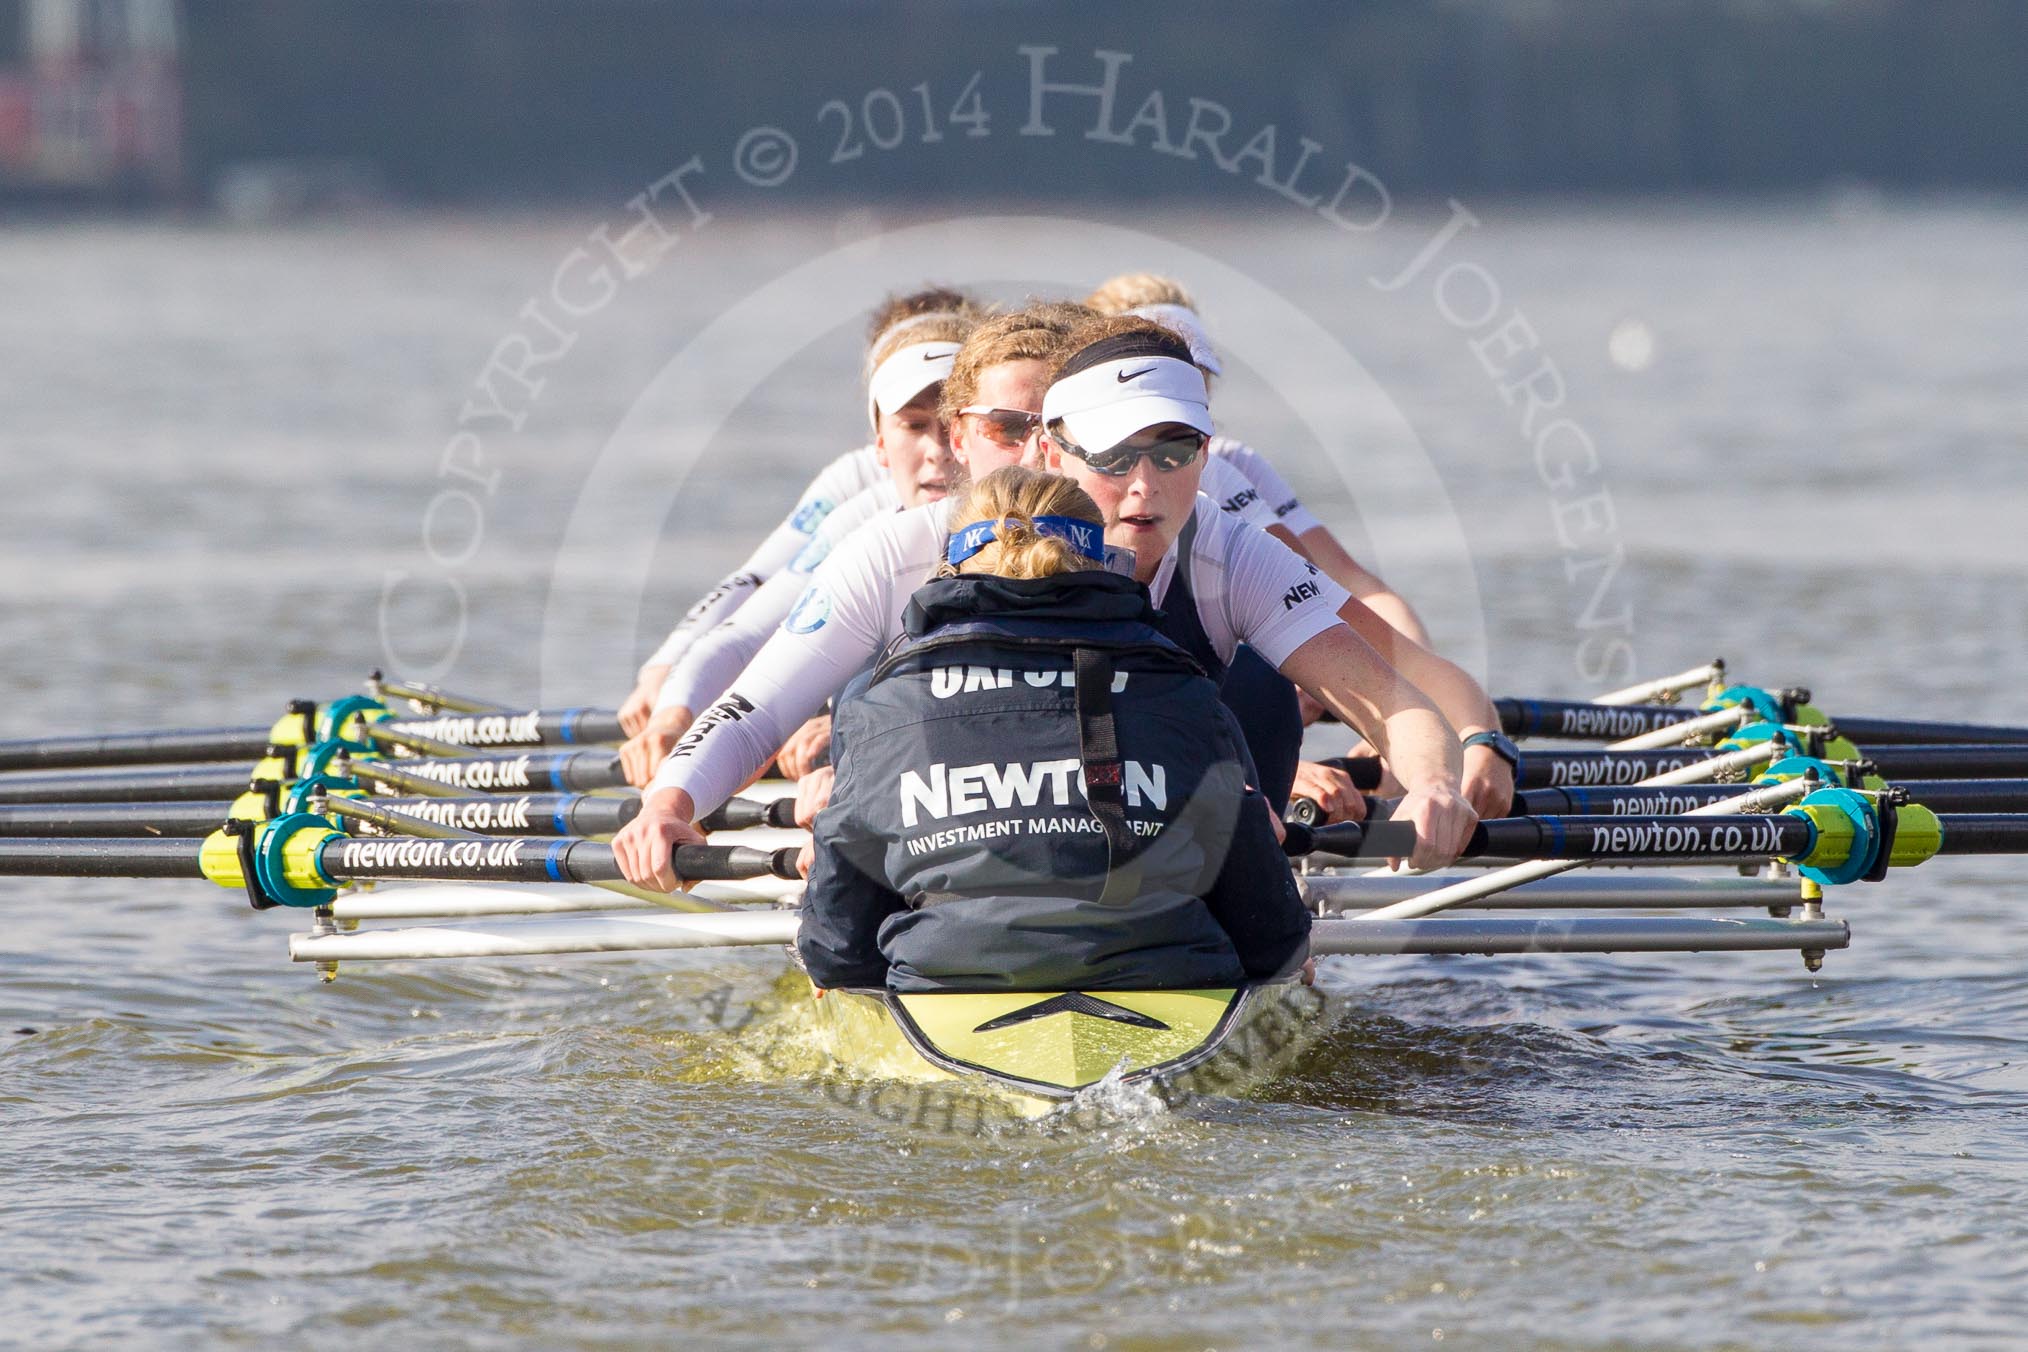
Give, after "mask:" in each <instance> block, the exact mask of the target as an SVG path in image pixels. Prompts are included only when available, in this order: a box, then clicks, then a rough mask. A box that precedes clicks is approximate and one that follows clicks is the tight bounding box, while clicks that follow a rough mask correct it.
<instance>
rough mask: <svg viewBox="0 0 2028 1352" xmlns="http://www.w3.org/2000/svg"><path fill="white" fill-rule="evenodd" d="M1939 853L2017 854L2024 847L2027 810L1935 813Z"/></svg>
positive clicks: (2027, 845) (2027, 840)
mask: <svg viewBox="0 0 2028 1352" xmlns="http://www.w3.org/2000/svg"><path fill="white" fill-rule="evenodd" d="M1937 821H1938V822H1939V823H1940V824H1941V826H1942V827H1943V845H1942V847H1941V848H1940V849H1939V850H1938V851H1937V852H1938V853H1939V854H2020V853H2022V852H2023V851H2028V813H2004V812H1958V813H1952V814H1949V815H1947V816H1939V817H1938V818H1937Z"/></svg>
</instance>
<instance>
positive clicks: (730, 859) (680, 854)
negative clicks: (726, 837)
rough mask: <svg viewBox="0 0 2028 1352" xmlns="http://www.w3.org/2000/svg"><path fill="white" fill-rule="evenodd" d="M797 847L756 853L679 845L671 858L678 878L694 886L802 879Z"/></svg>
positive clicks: (746, 849)
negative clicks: (724, 881)
mask: <svg viewBox="0 0 2028 1352" xmlns="http://www.w3.org/2000/svg"><path fill="white" fill-rule="evenodd" d="M798 853H799V851H798V850H797V849H796V847H795V846H793V845H784V846H783V847H782V848H781V849H779V850H756V849H753V848H752V847H750V846H746V845H678V846H677V847H676V849H675V851H674V852H673V853H672V854H671V855H670V859H669V864H670V867H671V868H673V869H675V870H676V876H677V877H679V878H682V879H684V880H686V881H690V882H708V881H711V880H712V879H731V878H759V877H763V876H771V877H776V878H800V877H802V874H801V873H799V872H797V870H796V855H797V854H798Z"/></svg>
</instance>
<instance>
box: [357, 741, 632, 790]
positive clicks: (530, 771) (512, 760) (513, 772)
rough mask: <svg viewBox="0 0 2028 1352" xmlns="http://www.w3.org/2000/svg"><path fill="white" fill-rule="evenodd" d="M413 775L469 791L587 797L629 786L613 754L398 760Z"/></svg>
mask: <svg viewBox="0 0 2028 1352" xmlns="http://www.w3.org/2000/svg"><path fill="white" fill-rule="evenodd" d="M390 764H392V765H395V766H398V767H399V768H400V769H401V770H402V771H404V772H405V773H407V774H408V775H411V776H414V777H417V778H421V779H428V780H433V781H435V782H436V783H438V784H443V785H445V786H447V787H450V788H455V789H460V790H462V791H464V792H467V793H521V792H534V793H548V792H558V793H587V792H589V791H591V790H592V789H617V788H621V787H624V786H625V784H626V782H627V777H626V775H625V774H623V773H622V772H621V770H620V757H619V754H618V753H617V752H613V751H542V752H525V753H523V754H521V755H516V756H466V757H463V758H459V759H438V758H435V757H418V758H416V759H413V760H404V761H394V762H390Z"/></svg>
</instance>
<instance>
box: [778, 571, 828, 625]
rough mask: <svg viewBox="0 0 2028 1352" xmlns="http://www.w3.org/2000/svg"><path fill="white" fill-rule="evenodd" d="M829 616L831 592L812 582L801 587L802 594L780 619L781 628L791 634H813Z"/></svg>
mask: <svg viewBox="0 0 2028 1352" xmlns="http://www.w3.org/2000/svg"><path fill="white" fill-rule="evenodd" d="M830 618H831V593H830V592H828V591H826V590H824V588H823V587H822V586H820V585H819V584H817V583H815V582H813V583H811V584H810V585H809V586H807V587H805V588H803V594H802V595H801V596H800V597H798V598H797V599H796V606H795V609H793V610H791V611H790V612H789V617H788V618H787V619H786V620H783V621H782V628H784V629H786V630H788V631H789V632H790V633H791V634H814V633H816V632H817V631H818V630H819V629H822V628H823V627H824V622H825V621H826V620H828V619H830Z"/></svg>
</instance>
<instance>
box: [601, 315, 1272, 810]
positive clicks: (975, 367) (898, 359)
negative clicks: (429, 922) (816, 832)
mask: <svg viewBox="0 0 2028 1352" xmlns="http://www.w3.org/2000/svg"><path fill="white" fill-rule="evenodd" d="M1094 317H1095V316H1094V315H1093V313H1092V312H1091V311H1090V310H1088V309H1086V308H1085V307H1084V306H1082V305H1077V304H1074V303H1068V302H1040V303H1036V304H1032V305H1030V306H1028V307H1026V308H1024V309H1021V310H1016V311H1012V312H1010V313H1007V314H1004V315H998V316H995V317H993V318H991V319H988V320H986V321H984V322H982V323H980V324H979V325H977V326H976V327H975V328H973V329H971V330H970V333H969V336H966V337H965V342H964V344H963V346H962V347H960V348H959V349H958V351H957V353H956V355H955V356H954V357H953V358H951V359H950V361H949V362H948V363H947V364H946V366H947V370H948V379H947V380H945V382H944V383H943V386H942V398H941V406H940V410H939V411H940V413H941V416H942V420H943V424H944V426H945V427H947V428H948V429H949V430H950V434H951V445H950V450H951V454H952V455H953V456H954V457H955V458H956V460H957V462H958V464H959V466H960V467H961V468H962V469H963V470H964V471H965V472H967V473H970V474H972V475H980V474H985V473H989V472H991V471H992V470H994V469H996V468H999V467H1000V466H1003V465H1011V464H1025V465H1028V466H1030V467H1031V468H1033V467H1036V466H1038V465H1039V464H1040V463H1041V456H1042V451H1041V421H1042V419H1041V409H1042V393H1043V391H1044V389H1046V388H1047V386H1048V383H1049V372H1050V364H1051V362H1052V361H1053V360H1054V359H1055V358H1056V356H1057V355H1058V352H1059V349H1060V348H1061V347H1062V345H1063V343H1064V341H1065V339H1066V337H1067V336H1068V334H1069V333H1070V332H1071V330H1072V329H1074V328H1075V327H1076V326H1077V325H1079V324H1083V323H1087V322H1089V321H1090V320H1091V319H1093V318H1094ZM923 323H928V324H930V327H927V328H926V327H923V326H922V325H921V324H919V325H918V326H914V327H911V328H910V329H909V330H908V332H907V334H906V339H907V341H908V343H910V344H911V345H913V344H916V343H918V342H919V341H920V340H922V339H924V338H926V337H927V336H929V334H930V333H932V332H933V333H935V334H937V335H939V336H942V335H944V334H946V333H952V334H957V333H959V332H960V330H959V329H958V327H957V325H958V324H959V323H960V321H957V320H953V319H950V318H945V319H943V320H942V321H940V326H939V325H938V324H936V323H933V322H931V321H924V322H923ZM961 336H963V335H961ZM900 350H901V351H904V352H912V351H913V350H914V348H913V346H911V347H908V348H905V349H900ZM897 365H899V366H902V367H904V368H905V369H906V370H908V371H913V370H915V369H916V368H915V366H914V365H913V364H912V359H911V358H908V357H904V356H897V355H884V359H883V362H882V370H891V369H892V368H894V367H895V366H897ZM883 425H884V424H883ZM890 431H891V429H888V430H884V431H883V433H882V435H883V437H886V436H888V435H889V432H890ZM923 463H924V466H925V468H924V469H923V470H922V471H921V473H922V474H927V475H936V476H939V480H938V482H937V483H936V484H934V485H931V486H929V487H927V488H925V489H924V490H923V491H915V490H914V489H912V488H911V487H910V485H909V483H907V482H906V481H905V479H906V475H907V474H908V473H910V472H911V471H910V470H909V469H908V468H907V467H906V465H904V466H903V468H901V469H900V470H898V471H897V475H898V477H897V478H896V480H895V482H894V485H893V486H892V489H890V487H889V486H888V485H880V486H878V487H876V488H874V489H870V490H868V491H867V492H865V493H862V494H861V495H860V496H859V497H857V498H855V499H854V500H853V501H852V502H851V503H849V504H847V505H846V506H844V507H841V508H839V509H838V510H837V511H836V512H835V513H833V514H832V516H831V517H830V519H828V520H826V521H825V522H824V524H823V525H822V526H821V527H820V528H819V529H818V531H817V533H816V535H815V537H814V538H813V539H812V540H811V543H810V544H809V545H808V546H807V547H806V548H805V549H804V550H803V552H802V553H801V554H800V555H798V556H797V558H796V560H795V561H794V562H793V563H792V564H791V565H790V566H789V567H788V568H786V569H784V570H782V571H781V572H779V573H777V574H776V575H775V576H774V577H773V578H771V579H769V581H768V582H767V583H766V585H765V586H763V587H762V588H761V589H760V591H759V592H758V593H757V594H756V595H755V596H754V599H753V600H752V601H750V602H748V603H747V604H746V605H745V606H743V607H741V608H740V610H739V612H738V613H737V614H736V615H734V616H733V617H732V618H731V619H729V620H727V621H725V622H723V623H721V624H719V625H718V626H716V627H715V628H714V629H712V630H711V631H710V632H709V633H708V634H706V635H705V636H704V637H703V638H700V639H699V640H697V641H696V642H695V643H694V644H692V645H691V647H690V649H689V651H688V652H687V653H685V654H684V656H683V658H682V660H681V661H680V662H678V663H677V665H676V666H675V668H674V669H673V671H671V673H670V674H669V676H668V677H667V679H666V680H665V682H664V684H663V687H662V691H661V694H660V696H659V698H658V702H657V704H656V706H655V712H654V715H653V718H652V720H651V722H650V724H649V725H648V727H647V728H645V729H644V730H643V731H642V732H640V733H638V734H636V735H635V737H634V738H633V739H632V740H631V741H630V742H628V744H627V745H626V746H624V747H623V748H621V764H622V767H623V769H624V770H625V773H626V775H627V779H628V782H629V783H632V784H634V785H636V786H639V785H644V784H646V783H647V782H648V780H649V778H650V777H651V776H652V775H653V774H654V772H655V768H656V766H658V765H659V764H660V763H661V761H662V758H663V757H664V756H665V755H667V754H668V752H669V750H670V748H671V747H672V746H673V745H674V744H675V742H676V740H677V739H678V738H679V737H681V736H682V734H683V732H684V731H685V730H686V729H687V728H688V727H689V726H690V724H691V723H692V722H693V721H694V719H695V716H696V711H698V710H700V709H703V708H704V707H705V706H707V705H708V704H710V703H711V702H712V701H713V700H715V699H717V698H718V697H719V696H720V695H722V694H724V693H725V691H726V689H727V688H728V687H729V686H730V685H731V684H732V682H733V680H734V679H735V678H736V677H737V676H738V675H739V673H740V672H741V671H742V670H743V669H744V668H745V667H746V665H747V663H748V662H750V661H751V660H752V659H753V658H754V656H755V655H756V654H757V653H758V652H759V651H760V649H761V647H762V645H763V644H764V643H766V642H767V640H768V638H769V637H770V635H772V633H773V632H774V630H775V628H776V627H777V626H779V625H781V624H784V623H787V622H789V621H790V619H791V616H792V613H793V612H794V611H795V606H796V601H797V600H798V598H799V597H800V596H801V594H802V591H803V588H804V586H805V584H806V583H807V581H808V579H809V575H810V573H811V572H812V571H813V570H814V569H815V568H816V567H817V566H818V564H820V563H821V562H822V561H823V559H824V558H825V557H826V556H828V555H829V554H830V552H831V551H832V549H833V548H835V547H836V545H837V544H838V543H839V542H840V541H842V540H843V539H845V538H846V536H848V535H850V534H851V533H853V532H855V531H857V530H859V529H861V528H862V527H864V526H866V525H867V524H868V523H870V522H872V521H875V520H878V519H879V518H881V517H884V516H889V515H892V514H893V513H894V512H895V511H897V510H906V509H907V508H910V507H915V506H919V505H921V504H922V503H924V502H930V501H935V500H936V499H938V498H940V497H942V496H943V485H942V482H941V476H944V475H946V474H947V472H948V468H947V464H946V463H945V462H942V461H934V462H932V461H925V462H923ZM1220 469H1221V471H1222V472H1224V473H1225V474H1226V475H1228V476H1229V477H1228V478H1227V479H1224V480H1220V481H1219V484H1218V491H1220V492H1222V493H1224V494H1226V495H1227V496H1228V497H1229V496H1232V495H1233V488H1234V484H1235V483H1237V484H1238V486H1239V487H1240V488H1242V489H1243V488H1244V487H1245V484H1244V482H1243V480H1240V478H1239V475H1238V474H1237V473H1236V472H1235V471H1230V470H1224V467H1223V466H1221V467H1220ZM894 489H898V490H899V491H898V492H896V491H893V490H894ZM1253 510H1254V511H1255V512H1256V515H1255V516H1254V517H1251V518H1249V519H1250V520H1252V521H1253V522H1254V524H1257V525H1262V526H1265V525H1267V524H1270V522H1269V521H1268V520H1267V519H1266V518H1265V517H1263V516H1261V515H1258V513H1259V512H1261V511H1264V508H1258V507H1257V508H1254V509H1253ZM937 524H938V528H939V530H941V528H942V526H943V521H942V519H941V518H940V519H939V521H938V523H937ZM916 580H920V579H910V580H909V581H910V583H911V585H912V583H913V582H914V581H916ZM805 619H807V616H805ZM1228 703H1230V704H1232V706H1233V707H1234V708H1236V709H1241V710H1243V711H1245V712H1244V714H1243V716H1242V717H1243V721H1244V722H1245V723H1246V725H1247V728H1248V731H1249V733H1250V734H1252V735H1253V736H1254V740H1256V741H1258V740H1260V738H1259V736H1258V732H1257V728H1258V726H1259V725H1261V724H1263V723H1264V722H1265V721H1267V720H1269V719H1271V718H1273V719H1276V721H1277V725H1278V734H1279V736H1278V740H1280V741H1285V742H1287V743H1288V745H1289V747H1290V750H1289V752H1288V754H1287V756H1285V757H1278V758H1277V759H1276V760H1275V761H1274V762H1273V763H1271V764H1264V765H1262V767H1261V772H1262V774H1263V775H1264V776H1266V779H1265V781H1264V783H1263V788H1264V789H1265V790H1266V792H1267V794H1268V797H1269V800H1270V801H1271V802H1274V803H1277V804H1280V803H1284V802H1286V801H1287V799H1288V793H1289V786H1290V782H1291V780H1292V778H1293V776H1294V773H1295V762H1296V754H1295V750H1294V747H1295V745H1296V743H1297V742H1299V741H1300V740H1301V736H1302V730H1301V721H1300V715H1299V713H1298V711H1297V707H1296V704H1295V697H1294V692H1293V690H1292V689H1291V688H1290V687H1289V686H1288V683H1287V682H1286V681H1284V680H1283V679H1282V678H1281V677H1279V676H1277V675H1276V674H1275V673H1274V671H1273V669H1272V668H1270V667H1268V666H1267V665H1266V664H1265V663H1263V662H1261V661H1260V660H1259V659H1258V658H1252V659H1251V660H1248V658H1247V657H1242V658H1241V659H1240V660H1239V661H1238V662H1237V663H1236V664H1235V674H1234V676H1233V679H1232V689H1231V690H1230V692H1229V698H1228ZM828 733H829V722H828V720H827V719H825V718H824V717H823V716H822V715H819V716H817V717H816V718H814V719H812V720H810V721H809V722H808V723H805V724H804V725H803V726H802V727H801V728H799V729H797V730H796V731H795V732H794V733H792V734H791V735H790V736H789V737H788V739H787V740H786V741H785V742H784V744H783V745H782V747H781V748H779V750H778V752H777V755H776V758H775V759H776V761H777V764H778V766H779V767H780V769H781V771H782V773H783V774H784V775H786V776H788V777H789V778H797V777H800V776H802V775H803V774H805V773H807V772H808V771H809V770H810V769H811V768H812V767H813V764H814V763H815V761H816V760H817V759H818V757H817V756H816V754H815V753H816V752H819V751H821V750H822V749H823V746H824V741H825V738H826V737H827V736H828Z"/></svg>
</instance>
